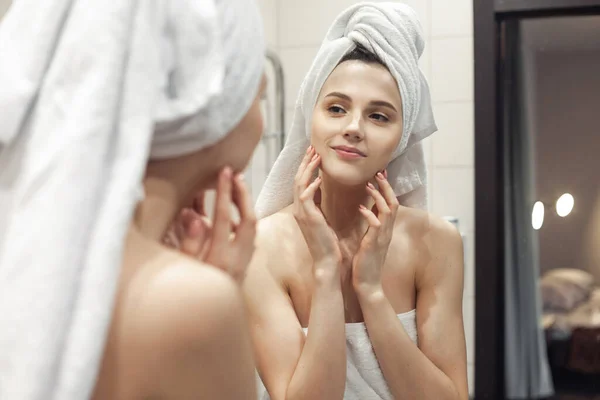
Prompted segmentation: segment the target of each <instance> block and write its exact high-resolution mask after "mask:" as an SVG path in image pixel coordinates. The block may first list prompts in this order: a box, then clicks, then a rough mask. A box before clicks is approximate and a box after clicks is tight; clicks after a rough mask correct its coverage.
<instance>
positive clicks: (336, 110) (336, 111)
mask: <svg viewBox="0 0 600 400" xmlns="http://www.w3.org/2000/svg"><path fill="white" fill-rule="evenodd" d="M328 110H329V111H330V112H332V113H334V114H341V113H343V112H345V111H344V109H343V108H342V107H338V106H331V107H329V108H328Z"/></svg>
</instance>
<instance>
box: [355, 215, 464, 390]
mask: <svg viewBox="0 0 600 400" xmlns="http://www.w3.org/2000/svg"><path fill="white" fill-rule="evenodd" d="M434 225H437V226H436V227H434ZM430 235H431V239H430V242H431V243H430V245H429V248H430V249H431V252H432V258H431V262H430V263H429V265H427V266H426V268H424V269H423V271H424V272H423V275H422V276H420V277H418V278H417V284H418V287H417V293H418V294H417V328H418V342H419V346H418V347H417V346H416V345H415V344H414V343H413V342H412V340H411V339H410V337H409V336H408V334H407V333H406V331H405V330H404V328H403V326H402V323H401V322H400V321H399V319H398V317H397V316H396V314H395V312H394V309H393V308H392V306H391V304H390V302H389V301H388V299H387V298H386V296H385V295H384V293H383V290H382V289H381V287H368V288H363V289H364V290H362V291H359V292H358V293H357V294H358V297H359V301H360V305H361V308H362V312H363V315H364V318H365V324H366V326H367V330H368V332H369V337H370V339H371V342H372V344H373V348H374V350H375V354H376V356H377V359H378V361H379V364H380V366H381V369H382V371H383V374H384V376H385V379H386V381H387V383H388V386H389V388H390V390H391V392H392V394H393V395H394V398H395V399H399V400H400V399H419V400H429V399H430V400H445V399H447V400H466V399H468V389H467V377H466V369H467V367H466V348H465V338H464V328H463V318H462V291H463V246H462V239H461V237H460V234H459V233H458V232H457V231H456V229H454V227H452V226H450V225H448V224H446V223H445V222H444V221H439V222H435V223H433V224H432V232H431V233H430ZM390 256H391V257H395V256H394V255H390Z"/></svg>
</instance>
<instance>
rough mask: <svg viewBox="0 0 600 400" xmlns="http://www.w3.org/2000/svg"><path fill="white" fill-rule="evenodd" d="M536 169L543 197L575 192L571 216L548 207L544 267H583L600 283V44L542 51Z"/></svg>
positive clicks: (543, 237) (543, 235)
mask: <svg viewBox="0 0 600 400" xmlns="http://www.w3.org/2000/svg"><path fill="white" fill-rule="evenodd" d="M536 58H537V63H536V64H537V67H536V69H537V94H538V95H537V98H538V107H537V127H538V129H537V134H536V140H535V142H536V153H537V154H536V174H537V190H538V196H539V198H540V199H542V200H545V201H547V202H549V203H554V202H555V201H556V200H557V199H558V197H560V195H561V194H563V193H565V192H568V193H571V194H572V195H573V197H574V198H575V207H574V209H573V212H572V213H571V214H570V215H568V216H567V217H566V218H561V217H559V216H557V215H556V214H555V213H554V211H553V210H552V209H551V210H547V211H546V218H545V220H544V225H543V227H542V229H540V230H539V238H540V268H541V270H542V271H547V270H550V269H554V268H579V269H584V270H587V271H589V272H591V273H592V274H594V275H595V277H596V280H597V282H598V284H600V246H598V243H599V242H598V238H599V237H600V189H599V186H598V171H600V159H599V158H598V152H599V151H600V135H599V134H598V132H599V131H598V105H599V104H600V76H598V70H599V69H600V47H598V48H597V49H596V50H586V51H577V52H564V51H561V52H550V53H538V54H537V57H536Z"/></svg>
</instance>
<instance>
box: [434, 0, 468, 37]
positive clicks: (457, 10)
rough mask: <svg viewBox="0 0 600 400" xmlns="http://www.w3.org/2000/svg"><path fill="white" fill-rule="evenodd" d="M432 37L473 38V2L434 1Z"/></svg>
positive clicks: (454, 0)
mask: <svg viewBox="0 0 600 400" xmlns="http://www.w3.org/2000/svg"><path fill="white" fill-rule="evenodd" d="M431 3H432V4H431V36H432V37H434V38H435V37H447V36H472V35H473V0H452V1H448V0H432V1H431Z"/></svg>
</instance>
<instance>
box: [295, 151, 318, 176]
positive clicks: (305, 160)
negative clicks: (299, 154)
mask: <svg viewBox="0 0 600 400" xmlns="http://www.w3.org/2000/svg"><path fill="white" fill-rule="evenodd" d="M314 154H315V149H314V147H312V146H308V149H306V154H304V158H303V159H302V162H301V163H300V166H299V167H298V171H297V172H296V177H295V180H296V181H298V180H299V179H300V177H301V176H302V175H303V174H304V170H305V169H306V166H307V165H308V163H309V162H310V160H311V159H312V158H313V156H314Z"/></svg>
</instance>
